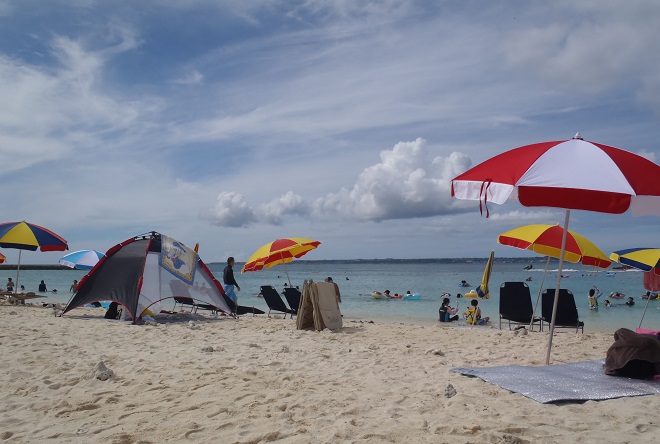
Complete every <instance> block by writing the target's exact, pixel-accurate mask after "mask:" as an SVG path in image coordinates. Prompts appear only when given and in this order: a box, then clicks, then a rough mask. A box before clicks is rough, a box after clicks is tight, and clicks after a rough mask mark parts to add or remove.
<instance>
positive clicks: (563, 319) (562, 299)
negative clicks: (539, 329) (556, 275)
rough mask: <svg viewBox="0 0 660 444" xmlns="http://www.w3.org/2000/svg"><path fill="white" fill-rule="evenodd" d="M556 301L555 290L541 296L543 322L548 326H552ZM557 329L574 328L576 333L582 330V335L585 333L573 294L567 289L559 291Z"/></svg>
mask: <svg viewBox="0 0 660 444" xmlns="http://www.w3.org/2000/svg"><path fill="white" fill-rule="evenodd" d="M554 301H555V289H554V288H549V289H547V290H545V291H544V292H543V294H542V295H541V316H542V317H543V322H547V323H548V325H550V322H551V321H552V307H553V305H554ZM555 328H574V329H575V333H577V332H578V330H582V333H584V322H582V321H581V320H580V317H579V315H578V311H577V305H575V298H574V297H573V293H571V292H570V291H569V290H567V289H565V288H562V289H560V290H559V301H558V304H557V314H556V316H555Z"/></svg>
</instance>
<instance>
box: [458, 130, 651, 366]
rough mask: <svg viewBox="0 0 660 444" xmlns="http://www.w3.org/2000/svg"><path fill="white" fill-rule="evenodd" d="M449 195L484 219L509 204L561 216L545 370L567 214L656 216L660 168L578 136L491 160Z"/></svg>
mask: <svg viewBox="0 0 660 444" xmlns="http://www.w3.org/2000/svg"><path fill="white" fill-rule="evenodd" d="M451 193H452V195H453V196H455V197H456V198H458V199H469V200H478V201H479V208H480V210H481V211H482V213H483V211H484V210H485V212H486V217H488V215H489V209H488V203H489V202H492V203H496V204H503V203H504V202H506V201H507V200H508V199H509V198H515V199H517V200H518V201H519V202H520V203H521V204H522V205H523V206H527V207H554V208H562V209H564V210H565V216H564V226H563V228H564V233H563V235H562V242H561V247H560V255H559V273H557V285H556V289H555V300H554V305H553V311H552V319H551V321H550V335H549V338H548V349H547V354H546V364H549V363H550V353H551V350H552V338H553V333H554V327H555V318H556V314H557V304H558V302H559V289H560V288H561V271H562V267H563V264H564V254H563V252H564V251H565V249H566V235H567V231H566V230H568V222H569V219H570V211H571V210H587V211H596V212H601V213H610V214H621V213H624V212H626V211H627V210H628V209H632V211H633V213H634V214H656V215H658V214H660V166H658V165H656V164H655V163H653V162H651V161H650V160H648V159H645V158H644V157H642V156H638V155H636V154H633V153H630V152H628V151H625V150H622V149H619V148H615V147H611V146H608V145H603V144H599V143H595V142H588V141H586V140H584V139H582V137H580V135H579V134H576V136H575V137H574V138H573V139H571V140H561V141H553V142H542V143H537V144H533V145H526V146H522V147H519V148H515V149H513V150H510V151H506V152H504V153H502V154H499V155H497V156H495V157H492V158H490V159H488V160H486V161H484V162H483V163H481V164H479V165H477V166H475V167H473V168H471V169H469V170H468V171H466V172H464V173H463V174H461V175H459V176H457V177H455V178H454V179H453V180H452V186H451Z"/></svg>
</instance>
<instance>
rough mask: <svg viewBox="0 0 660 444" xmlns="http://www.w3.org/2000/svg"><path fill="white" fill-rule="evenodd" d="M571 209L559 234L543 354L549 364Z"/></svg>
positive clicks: (546, 363) (567, 211)
mask: <svg viewBox="0 0 660 444" xmlns="http://www.w3.org/2000/svg"><path fill="white" fill-rule="evenodd" d="M570 217H571V210H566V216H565V217H564V233H563V234H562V236H561V251H560V252H559V269H558V270H557V287H556V288H555V300H554V303H553V304H552V319H551V320H550V336H549V337H548V351H547V353H546V355H545V365H550V352H551V351H552V336H553V335H554V333H555V319H556V317H557V306H558V305H559V289H560V288H561V270H562V267H563V266H564V253H566V235H567V234H568V220H569V219H570Z"/></svg>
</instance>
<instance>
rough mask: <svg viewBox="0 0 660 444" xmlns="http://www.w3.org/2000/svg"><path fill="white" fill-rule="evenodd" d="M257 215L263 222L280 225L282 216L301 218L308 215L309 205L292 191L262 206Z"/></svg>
mask: <svg viewBox="0 0 660 444" xmlns="http://www.w3.org/2000/svg"><path fill="white" fill-rule="evenodd" d="M259 213H260V216H261V218H262V220H264V221H265V222H268V223H270V224H273V225H280V224H281V223H282V216H284V215H288V214H289V215H299V216H303V215H306V214H308V213H309V205H308V204H307V202H305V200H304V199H303V198H302V197H301V196H299V195H297V194H295V193H294V192H293V191H289V192H287V193H285V194H283V195H282V196H280V197H278V198H276V199H273V200H271V201H270V202H268V203H267V204H264V205H262V206H261V207H260V212H259Z"/></svg>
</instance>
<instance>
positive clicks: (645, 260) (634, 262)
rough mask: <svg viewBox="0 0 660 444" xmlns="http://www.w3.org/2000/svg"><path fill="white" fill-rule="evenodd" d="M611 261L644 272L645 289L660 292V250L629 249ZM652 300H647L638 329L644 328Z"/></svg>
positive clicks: (616, 252)
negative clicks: (659, 286) (647, 310)
mask: <svg viewBox="0 0 660 444" xmlns="http://www.w3.org/2000/svg"><path fill="white" fill-rule="evenodd" d="M610 259H612V260H614V261H617V262H618V263H620V264H623V265H628V266H630V267H633V268H637V269H639V270H643V271H644V288H645V289H647V290H649V291H658V290H660V288H658V283H659V280H658V278H657V276H658V275H660V248H628V249H626V250H618V251H614V252H612V254H610ZM650 300H651V298H646V305H644V313H642V319H641V320H640V321H639V327H638V328H641V327H642V322H644V316H646V309H647V308H649V301H650Z"/></svg>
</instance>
